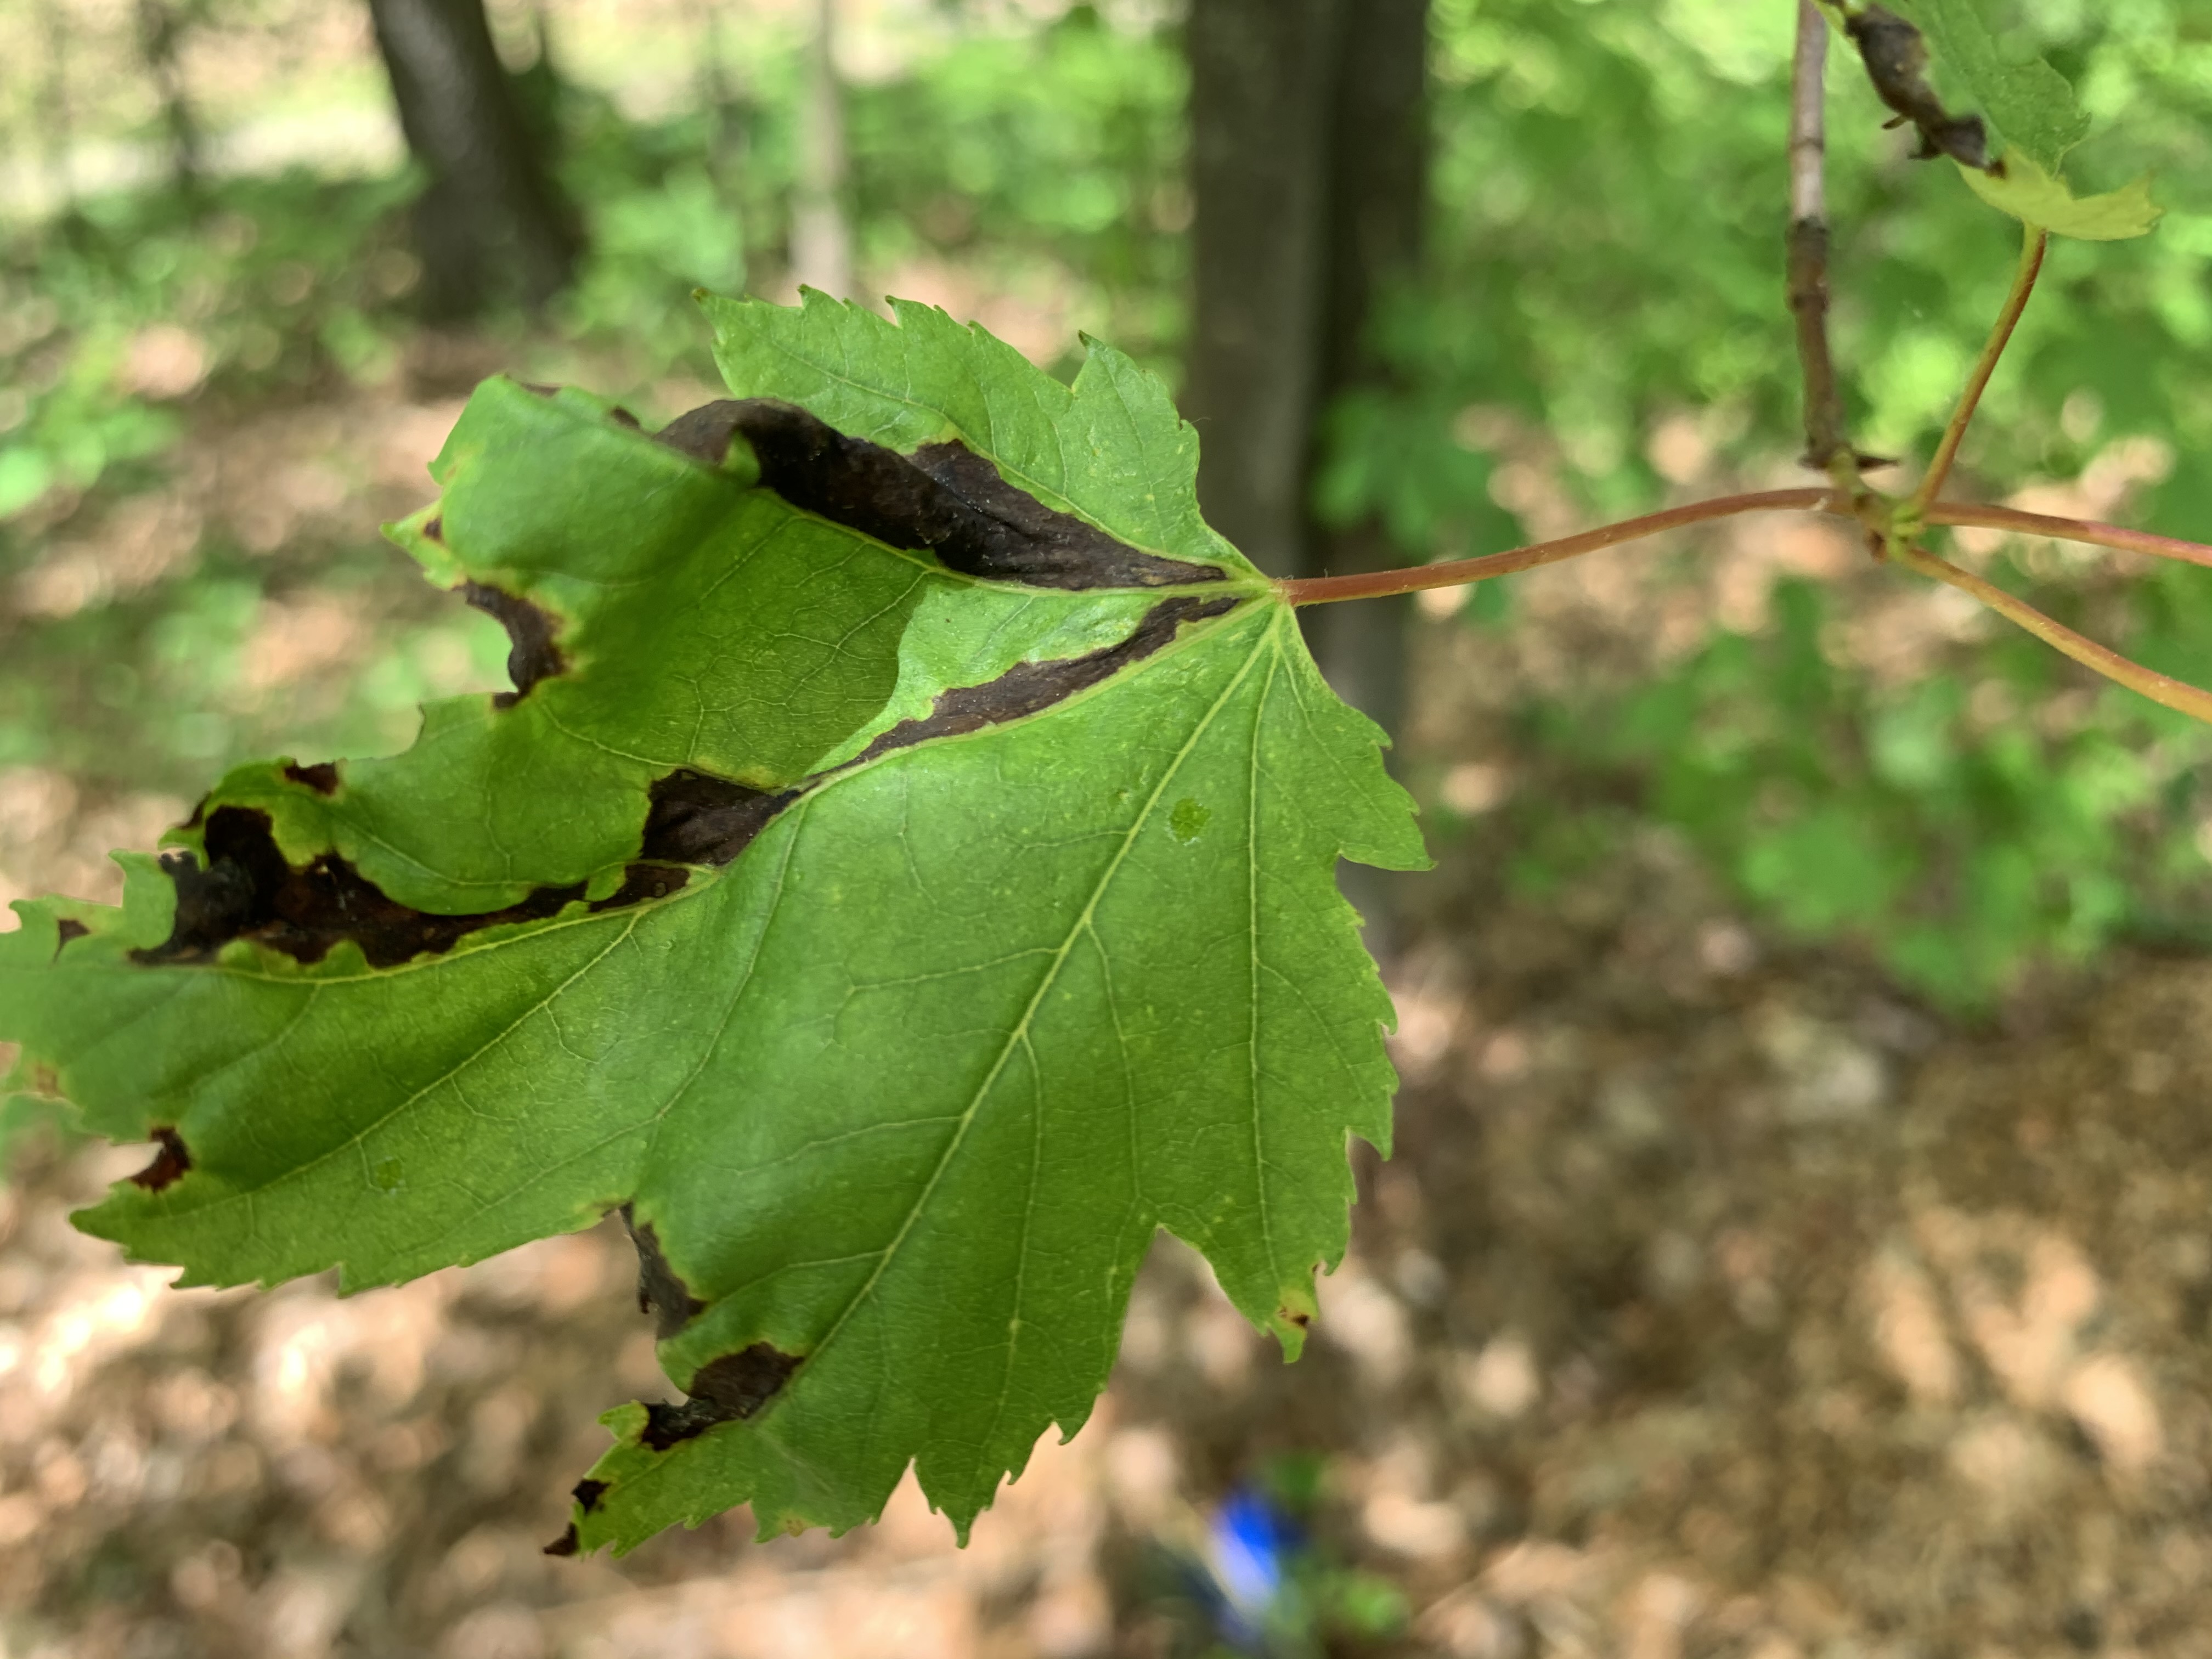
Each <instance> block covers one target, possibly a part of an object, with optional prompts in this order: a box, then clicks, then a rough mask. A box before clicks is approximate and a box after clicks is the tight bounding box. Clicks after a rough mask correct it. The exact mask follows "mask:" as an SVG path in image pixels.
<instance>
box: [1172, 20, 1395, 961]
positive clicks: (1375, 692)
mask: <svg viewBox="0 0 2212 1659" xmlns="http://www.w3.org/2000/svg"><path fill="white" fill-rule="evenodd" d="M1187 27H1188V34H1187V37H1186V38H1187V41H1188V54H1189V59H1190V70H1191V152H1192V153H1191V171H1192V191H1193V194H1194V197H1195V199H1196V203H1197V218H1196V221H1195V223H1194V228H1193V239H1194V254H1193V264H1194V270H1195V276H1196V295H1195V302H1194V308H1193V327H1192V338H1191V347H1190V351H1189V355H1188V385H1187V389H1186V391H1185V394H1184V399H1183V405H1184V412H1185V413H1186V414H1187V415H1188V416H1189V417H1190V419H1191V420H1192V421H1194V422H1195V423H1196V424H1197V426H1198V429H1199V434H1200V446H1201V447H1200V456H1201V460H1200V471H1199V495H1200V501H1201V502H1202V503H1203V505H1204V507H1205V509H1206V517H1207V519H1208V520H1209V521H1210V522H1211V523H1212V525H1213V526H1214V527H1215V528H1216V529H1217V530H1218V531H1220V532H1222V534H1224V535H1225V536H1226V537H1228V538H1229V539H1230V540H1231V541H1232V542H1234V543H1235V544H1237V546H1238V547H1239V548H1241V549H1242V550H1243V551H1244V553H1245V554H1246V555H1247V556H1249V557H1250V558H1251V559H1252V560H1253V561H1254V562H1256V563H1257V564H1258V565H1260V567H1261V568H1262V569H1264V570H1267V571H1268V572H1269V573H1270V574H1274V575H1280V576H1316V575H1321V574H1330V573H1339V574H1340V573H1344V572H1349V571H1356V570H1374V569H1382V568H1386V567H1389V566H1391V565H1395V564H1401V563H1404V562H1406V555H1405V554H1404V553H1403V552H1402V551H1401V550H1398V549H1396V548H1395V547H1393V546H1391V545H1390V544H1389V542H1388V540H1387V538H1385V537H1384V536H1383V532H1382V530H1381V527H1380V526H1376V525H1372V524H1365V525H1355V526H1348V527H1332V526H1324V525H1322V524H1321V523H1319V522H1317V521H1316V519H1315V517H1314V515H1313V513H1312V508H1311V505H1310V504H1311V501H1312V495H1313V489H1312V483H1313V472H1314V467H1315V464H1316V460H1317V459H1318V446H1319V440H1320V428H1321V422H1322V416H1324V414H1325V413H1326V411H1327V410H1328V408H1329V406H1330V405H1331V404H1333V403H1334V402H1335V401H1336V399H1337V398H1340V397H1341V396H1343V395H1344V394H1345V393H1346V392H1350V391H1352V390H1354V389H1356V388H1358V387H1360V386H1369V385H1374V384H1376V383H1379V382H1381V381H1382V380H1383V379H1384V378H1385V376H1386V374H1387V370H1386V368H1385V367H1384V366H1383V363H1382V362H1380V361H1379V359H1378V358H1377V357H1376V355H1375V353H1374V350H1373V349H1372V330H1373V325H1374V323H1375V319H1376V310H1377V307H1378V306H1379V305H1380V304H1381V303H1382V302H1383V301H1384V300H1386V299H1387V297H1388V295H1389V293H1390V291H1391V290H1392V289H1393V288H1394V287H1395V286H1396V285H1398V284H1399V283H1401V282H1403V281H1406V280H1408V279H1410V278H1411V277H1412V276H1413V274H1414V272H1415V270H1416V267H1417V265H1418V264H1419V258H1420V251H1421V233H1422V226H1423V221H1424V219H1425V206H1426V199H1427V191H1428V163H1429V143H1428V119H1427V113H1428V112H1427V107H1426V100H1425V73H1426V59H1427V46H1428V0H1191V8H1190V15H1189V21H1188V25H1187ZM1410 606H1411V601H1410V600H1408V599H1403V598H1400V599H1382V600H1365V601H1361V602H1360V603H1358V604H1351V605H1324V606H1321V607H1318V608H1316V610H1314V611H1309V612H1307V613H1306V627H1307V637H1308V639H1309V640H1310V641H1311V643H1312V645H1313V647H1314V653H1315V655H1316V658H1317V659H1319V661H1320V664H1321V667H1322V672H1323V673H1324V674H1325V675H1327V676H1328V680H1329V683H1330V684H1332V685H1334V687H1335V688H1336V690H1337V691H1338V693H1339V694H1340V696H1343V697H1344V698H1345V700H1346V702H1350V703H1352V705H1353V707H1355V708H1359V709H1360V710H1362V711H1363V712H1364V713H1365V714H1369V715H1370V716H1371V717H1372V718H1373V719H1375V720H1377V721H1379V722H1380V723H1381V724H1382V725H1383V727H1384V728H1385V729H1386V730H1388V731H1390V732H1394V733H1395V732H1396V730H1397V728H1398V726H1399V723H1400V720H1401V715H1402V714H1403V712H1404V708H1405V701H1406V667H1405V651H1406V628H1407V618H1408V617H1409V616H1410V614H1411V611H1410ZM1387 879H1388V878H1386V877H1384V876H1383V875H1382V874H1381V872H1372V871H1368V870H1366V869H1365V868H1364V867H1359V868H1356V869H1350V870H1348V872H1347V876H1346V892H1347V894H1348V895H1349V896H1351V897H1352V901H1353V902H1354V903H1355V904H1357V905H1358V907H1359V908H1360V909H1361V910H1362V912H1363V913H1364V914H1365V915H1367V916H1368V918H1369V921H1370V933H1369V940H1370V945H1374V946H1375V947H1376V949H1377V951H1381V952H1384V953H1387V952H1388V951H1389V948H1390V945H1391V933H1392V929H1391V927H1390V926H1389V913H1390V910H1391V908H1392V907H1391V906H1390V904H1389V899H1388V891H1389V890H1388V888H1387V885H1386V883H1387Z"/></svg>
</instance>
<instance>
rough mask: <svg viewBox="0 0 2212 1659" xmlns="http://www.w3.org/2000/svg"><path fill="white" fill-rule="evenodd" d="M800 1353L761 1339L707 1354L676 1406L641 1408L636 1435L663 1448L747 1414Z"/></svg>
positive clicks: (769, 1396) (786, 1375)
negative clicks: (730, 1350)
mask: <svg viewBox="0 0 2212 1659" xmlns="http://www.w3.org/2000/svg"><path fill="white" fill-rule="evenodd" d="M800 1358H801V1357H800V1356H799V1355H798V1354H789V1353H785V1352H781V1350H779V1349H777V1348H775V1347H774V1346H771V1345H769V1344H768V1343H766V1342H756V1343H754V1344H753V1345H752V1346H750V1347H749V1348H744V1349H741V1350H739V1351H738V1352H736V1353H726V1354H724V1355H723V1356H722V1357H721V1358H719V1359H710V1360H708V1362H707V1363H706V1364H703V1365H702V1366H701V1367H700V1368H699V1370H698V1374H697V1375H696V1376H694V1377H692V1379H691V1390H690V1393H691V1397H690V1399H689V1400H686V1401H684V1403H683V1404H682V1405H680V1406H670V1405H653V1406H647V1407H646V1408H645V1417H646V1421H645V1431H644V1433H642V1434H641V1435H640V1436H639V1437H638V1438H639V1440H640V1441H641V1443H643V1444H645V1445H647V1446H649V1447H651V1448H652V1449H653V1450H654V1451H666V1450H667V1449H669V1448H670V1447H671V1446H675V1445H680V1444H681V1443H683V1442H684V1441H686V1440H690V1439H695V1438H696V1437H698V1436H700V1435H702V1434H704V1433H706V1431H708V1430H709V1429H711V1428H713V1427H714V1425H716V1424H718V1423H728V1422H732V1421H738V1420H742V1419H745V1418H748V1417H750V1416H752V1415H753V1413H756V1412H757V1411H759V1410H760V1408H761V1407H763V1406H765V1405H767V1404H768V1402H769V1401H771V1400H773V1399H775V1396H776V1395H778V1394H780V1393H781V1391H782V1389H783V1385H784V1384H785V1383H787V1382H789V1381H790V1380H791V1374H792V1373H793V1371H795V1370H798V1369H799V1363H800Z"/></svg>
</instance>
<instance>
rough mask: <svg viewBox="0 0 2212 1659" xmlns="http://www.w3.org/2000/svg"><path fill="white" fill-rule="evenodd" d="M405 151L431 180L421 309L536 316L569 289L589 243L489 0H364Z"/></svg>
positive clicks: (421, 207)
mask: <svg viewBox="0 0 2212 1659" xmlns="http://www.w3.org/2000/svg"><path fill="white" fill-rule="evenodd" d="M369 13H370V15H371V17H372V18H373V19H374V22H375V26H376V44H377V48H378V50H379V51H380V52H381V53H382V54H383V57H384V64H385V68H386V71H387V72H388V73H389V74H390V76H391V77H392V98H393V100H394V101H395V102H396V103H397V104H398V109H399V125H400V128H401V130H402V131H404V133H405V134H406V136H407V147H408V149H410V151H411V152H413V154H414V156H415V159H416V161H418V162H420V163H421V164H422V168H423V170H424V171H425V172H426V173H428V174H429V179H430V182H429V185H428V188H427V189H426V190H424V191H423V192H422V197H421V199H420V200H419V201H417V202H416V205H415V244H416V252H417V253H418V254H419V255H420V256H421V258H422V308H423V310H424V311H425V312H426V313H428V314H430V315H432V316H434V317H447V318H450V317H460V316H466V315H469V314H471V313H475V312H478V311H482V310H483V309H484V308H485V307H488V306H490V305H493V304H495V303H497V302H499V301H504V300H520V301H522V302H523V303H524V304H526V305H531V306H536V305H540V304H542V303H544V301H546V300H548V299H550V297H551V296H552V295H554V294H555V293H556V291H557V290H559V289H561V288H562V286H563V285H565V284H566V283H567V282H568V278H569V276H570V274H571V272H572V271H573V270H574V267H575V261H576V255H577V253H578V252H579V251H580V248H581V246H582V244H583V238H582V235H581V234H580V231H579V229H578V228H577V225H576V222H575V218H574V215H573V214H572V213H571V212H570V210H569V209H568V204H567V203H566V202H564V201H563V200H562V197H561V194H560V192H559V191H558V189H557V188H556V186H555V185H554V183H553V179H552V175H551V173H550V171H549V169H548V168H547V166H546V158H545V156H544V152H543V146H542V144H541V143H540V141H539V139H538V135H537V134H536V133H534V132H533V131H532V126H531V123H530V121H529V120H528V118H527V117H526V113H525V111H524V109H523V106H522V104H521V102H520V100H519V99H518V98H517V97H516V94H515V87H514V84H513V81H512V79H511V78H510V77H509V76H508V75H507V70H506V69H505V67H504V66H503V65H502V64H501V63H500V60H499V53H498V52H497V50H496V49H495V47H494V46H493V45H492V39H491V29H490V27H489V24H488V23H487V22H486V21H485V18H484V9H483V0H369Z"/></svg>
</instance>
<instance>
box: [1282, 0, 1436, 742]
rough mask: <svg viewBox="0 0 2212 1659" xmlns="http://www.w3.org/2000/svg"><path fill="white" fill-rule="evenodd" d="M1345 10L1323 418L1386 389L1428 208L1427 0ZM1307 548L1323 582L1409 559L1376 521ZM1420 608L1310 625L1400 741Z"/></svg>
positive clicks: (1334, 678) (1314, 536) (1344, 689)
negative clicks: (1380, 324)
mask: <svg viewBox="0 0 2212 1659" xmlns="http://www.w3.org/2000/svg"><path fill="white" fill-rule="evenodd" d="M1339 9H1340V27H1341V28H1342V29H1343V31H1344V33H1343V36H1342V40H1341V43H1340V47H1339V50H1338V52H1336V54H1335V63H1336V65H1337V82H1336V89H1335V90H1336V99H1335V112H1334V113H1335V119H1334V125H1333V126H1332V128H1331V131H1330V145H1329V154H1328V168H1329V180H1328V183H1329V191H1328V240H1327V246H1326V251H1325V257H1326V258H1327V260H1328V283H1327V289H1326V298H1325V301H1324V309H1323V312H1322V325H1321V340H1320V357H1321V371H1320V386H1319V402H1318V407H1319V408H1320V409H1321V410H1326V409H1328V406H1329V405H1330V404H1332V403H1334V401H1335V400H1336V399H1337V398H1340V397H1341V396H1342V395H1343V394H1344V393H1346V392H1350V391H1353V390H1356V389H1358V388H1360V387H1363V386H1377V385H1381V384H1383V383H1386V382H1387V380H1388V378H1389V369H1388V368H1387V366H1386V365H1384V364H1383V362H1381V361H1380V360H1379V359H1378V357H1377V356H1376V353H1375V352H1374V350H1373V349H1372V332H1371V331H1372V329H1373V327H1374V324H1375V320H1376V311H1377V308H1378V307H1379V305H1380V304H1381V303H1382V302H1383V301H1386V300H1387V299H1388V298H1389V295H1391V293H1392V291H1393V290H1394V289H1399V288H1401V287H1402V286H1403V285H1404V284H1405V283H1408V282H1410V281H1411V280H1412V279H1413V276H1414V275H1415V274H1416V272H1417V270H1418V269H1419V264H1420V257H1421V241H1422V234H1421V233H1422V227H1423V221H1424V220H1425V217H1426V213H1425V208H1426V205H1427V199H1428V178H1429V136H1428V107H1427V99H1426V95H1425V94H1426V83H1427V58H1428V53H1427V46H1428V9H1429V7H1428V0H1339ZM1306 499H1309V500H1310V490H1309V491H1308V492H1307V495H1306ZM1306 549H1307V560H1308V569H1309V571H1310V573H1311V574H1316V575H1317V574H1321V573H1322V572H1324V571H1337V572H1348V571H1354V570H1383V569H1387V568H1389V567H1391V566H1393V565H1398V564H1404V563H1407V562H1408V561H1409V555H1408V553H1407V550H1404V549H1401V548H1399V547H1396V546H1395V545H1393V544H1391V542H1390V541H1389V538H1388V537H1386V536H1385V535H1384V534H1383V528H1382V526H1380V525H1378V524H1375V523H1372V522H1370V523H1366V524H1360V525H1353V526H1347V527H1345V528H1342V529H1330V528H1327V527H1324V526H1318V525H1316V526H1312V527H1311V529H1310V532H1309V539H1308V542H1307V544H1306ZM1412 615H1413V600H1412V599H1409V598H1403V597H1401V598H1398V599H1365V600H1362V601H1360V602H1359V603H1358V604H1353V605H1324V606H1322V608H1321V609H1320V610H1318V611H1315V612H1313V613H1312V617H1311V623H1312V626H1311V628H1310V637H1311V638H1312V639H1313V641H1314V647H1315V651H1316V654H1317V655H1318V656H1319V658H1320V660H1321V664H1322V671H1323V672H1325V673H1326V674H1328V678H1329V682H1330V684H1333V685H1334V687H1335V688H1336V690H1337V692H1338V694H1339V695H1340V696H1342V697H1343V698H1344V700H1345V701H1346V702H1349V703H1350V704H1352V707H1354V708H1358V709H1360V710H1361V711H1363V712H1364V713H1365V714H1369V715H1370V716H1372V717H1373V718H1374V719H1375V720H1376V721H1377V722H1379V723H1380V724H1381V725H1382V726H1383V729H1384V730H1385V731H1387V732H1389V733H1390V734H1391V735H1392V736H1393V737H1395V736H1396V735H1397V733H1398V731H1399V728H1400V726H1401V724H1402V721H1403V718H1404V714H1405V708H1406V644H1407V638H1406V635H1407V623H1409V621H1410V620H1411V617H1412Z"/></svg>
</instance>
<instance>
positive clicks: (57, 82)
mask: <svg viewBox="0 0 2212 1659" xmlns="http://www.w3.org/2000/svg"><path fill="white" fill-rule="evenodd" d="M40 22H41V23H42V24H43V25H44V26H45V27H44V29H43V31H42V33H43V34H44V36H45V40H44V42H43V44H44V45H45V46H46V63H45V64H44V65H43V67H44V69H45V70H46V73H45V75H44V76H43V77H42V78H41V81H40V87H39V106H40V107H39V129H40V135H41V137H44V139H45V140H46V142H45V144H44V145H43V146H42V151H43V159H44V161H45V162H46V186H47V189H48V191H49V192H50V193H51V194H52V197H53V203H52V206H53V214H54V217H55V218H57V219H58V220H64V221H67V220H70V219H71V218H74V217H75V216H76V173H75V171H74V169H73V167H72V166H71V157H70V140H71V137H73V129H72V125H71V121H70V92H69V14H68V13H67V12H66V11H65V10H64V9H63V7H62V4H61V0H46V3H45V5H44V7H43V8H42V9H41V10H40Z"/></svg>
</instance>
